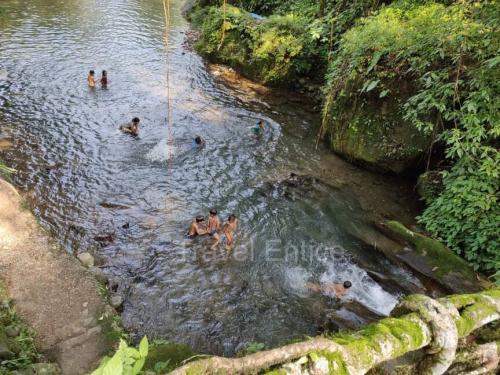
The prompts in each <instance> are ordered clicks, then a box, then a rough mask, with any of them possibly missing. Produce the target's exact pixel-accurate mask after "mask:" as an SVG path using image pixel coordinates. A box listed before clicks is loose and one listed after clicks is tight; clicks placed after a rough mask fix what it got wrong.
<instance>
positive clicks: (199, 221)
mask: <svg viewBox="0 0 500 375" xmlns="http://www.w3.org/2000/svg"><path fill="white" fill-rule="evenodd" d="M204 221H205V218H204V217H203V216H196V222H197V223H203V222H204Z"/></svg>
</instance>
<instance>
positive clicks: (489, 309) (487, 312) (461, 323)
mask: <svg viewBox="0 0 500 375" xmlns="http://www.w3.org/2000/svg"><path fill="white" fill-rule="evenodd" d="M496 314H497V311H496V308H495V307H494V306H491V305H489V304H486V303H484V302H478V303H476V304H474V305H471V306H469V307H467V308H466V309H464V310H463V311H462V313H461V314H460V319H457V320H456V321H455V323H456V325H457V330H458V334H459V336H461V337H463V336H467V335H468V334H470V333H471V332H472V331H473V330H474V328H475V327H476V325H477V323H478V322H481V321H482V320H484V319H485V318H487V317H488V316H492V315H496Z"/></svg>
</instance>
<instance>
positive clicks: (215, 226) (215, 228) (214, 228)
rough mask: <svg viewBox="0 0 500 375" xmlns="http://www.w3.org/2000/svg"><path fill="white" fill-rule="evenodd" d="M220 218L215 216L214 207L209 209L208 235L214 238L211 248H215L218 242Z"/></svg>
mask: <svg viewBox="0 0 500 375" xmlns="http://www.w3.org/2000/svg"><path fill="white" fill-rule="evenodd" d="M220 227H221V225H220V219H219V216H217V210H216V209H215V208H213V209H211V210H210V215H209V216H208V226H207V229H208V235H209V236H210V237H212V238H213V239H214V243H213V245H212V246H211V249H212V250H213V249H215V248H216V247H217V245H218V244H219V242H220V236H219V231H220Z"/></svg>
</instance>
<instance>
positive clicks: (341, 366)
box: [315, 351, 349, 375]
mask: <svg viewBox="0 0 500 375" xmlns="http://www.w3.org/2000/svg"><path fill="white" fill-rule="evenodd" d="M315 353H316V354H317V355H318V357H325V358H326V359H327V360H328V364H329V366H330V373H332V374H336V375H337V374H338V375H349V371H348V370H347V367H346V365H345V362H344V359H343V358H342V356H341V355H340V354H339V353H330V352H327V351H319V352H315Z"/></svg>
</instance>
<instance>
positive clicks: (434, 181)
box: [417, 171, 444, 204]
mask: <svg viewBox="0 0 500 375" xmlns="http://www.w3.org/2000/svg"><path fill="white" fill-rule="evenodd" d="M443 187H444V186H443V176H442V174H441V173H440V172H439V171H428V172H425V173H422V174H421V175H420V176H418V181H417V193H418V195H419V196H420V198H422V200H423V201H425V203H426V204H431V203H432V201H434V200H435V199H436V198H437V197H438V196H439V194H441V192H442V191H443Z"/></svg>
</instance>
